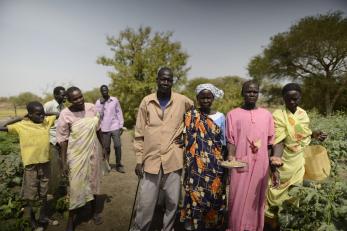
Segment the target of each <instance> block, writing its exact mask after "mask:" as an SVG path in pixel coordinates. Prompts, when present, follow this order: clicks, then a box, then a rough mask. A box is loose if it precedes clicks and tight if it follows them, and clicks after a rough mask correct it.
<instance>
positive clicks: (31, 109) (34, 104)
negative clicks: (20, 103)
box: [26, 101, 43, 114]
mask: <svg viewBox="0 0 347 231" xmlns="http://www.w3.org/2000/svg"><path fill="white" fill-rule="evenodd" d="M26 106H27V111H28V113H29V114H31V113H33V112H34V108H36V107H42V108H43V106H42V103H40V102H38V101H31V102H29V103H27V105H26Z"/></svg>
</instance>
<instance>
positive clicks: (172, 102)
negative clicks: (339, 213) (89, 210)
mask: <svg viewBox="0 0 347 231" xmlns="http://www.w3.org/2000/svg"><path fill="white" fill-rule="evenodd" d="M172 85H173V73H172V71H171V69H169V68H161V69H160V70H159V72H158V75H157V91H156V92H155V93H153V94H150V95H148V96H146V97H145V98H144V99H143V100H142V102H141V104H140V106H139V111H138V115H137V120H136V126H135V140H134V147H135V153H136V161H137V165H136V168H135V173H136V174H137V175H138V176H139V177H140V182H139V193H138V203H137V205H136V214H135V217H134V222H133V226H132V227H131V231H146V230H149V228H150V226H151V221H152V219H153V213H154V210H155V206H156V204H157V202H158V196H159V194H160V193H161V194H163V197H164V207H165V212H164V216H163V228H162V230H164V231H170V230H173V227H174V222H175V220H176V215H177V214H178V215H179V220H180V222H182V224H183V226H184V228H185V229H186V230H211V231H212V230H225V229H226V230H228V231H262V230H263V229H264V223H265V216H266V217H269V218H270V219H276V216H277V214H276V211H277V212H278V211H279V210H280V209H281V205H282V203H283V201H285V200H288V199H290V197H289V194H288V190H289V188H290V187H291V186H293V185H296V184H301V183H302V182H303V176H304V171H305V169H304V161H305V160H304V154H303V149H304V148H305V147H306V146H307V145H308V144H309V143H310V140H311V137H312V138H316V139H318V140H320V141H323V140H324V139H325V138H326V137H327V135H326V134H325V133H323V132H321V131H315V132H312V131H311V130H310V128H309V118H308V116H307V114H306V112H305V111H304V110H303V109H302V108H300V107H299V106H298V104H299V102H300V99H301V88H300V86H299V85H298V84H296V83H289V84H287V85H285V86H284V87H283V89H282V95H283V99H284V102H285V105H284V106H283V107H282V108H280V109H276V110H275V111H274V112H273V113H270V112H269V111H267V110H266V109H264V108H261V107H258V106H257V104H256V103H257V100H258V96H259V85H258V84H257V83H256V82H253V81H247V82H245V83H244V84H243V86H242V89H241V95H242V97H243V99H244V102H243V104H242V105H241V106H240V107H238V108H236V109H233V110H231V111H230V112H229V113H228V114H227V116H226V117H225V116H224V115H223V114H222V113H221V112H218V111H215V110H213V109H212V104H213V101H214V100H216V99H218V98H220V97H222V96H223V94H224V92H223V91H222V90H220V89H218V88H217V87H215V86H214V85H212V84H208V83H207V84H200V85H198V86H197V88H196V101H197V103H198V105H196V106H194V104H193V102H192V101H191V100H190V99H188V98H187V97H185V96H183V95H180V94H178V93H175V92H173V91H172V90H171V88H172ZM223 163H226V164H223ZM228 163H230V164H229V165H228ZM232 163H234V165H233V164H232ZM235 163H236V164H235ZM238 163H239V164H240V163H242V164H243V165H237V164H238ZM181 176H182V177H181ZM181 189H182V190H181ZM227 189H229V190H227ZM181 191H183V195H181V197H180V194H181ZM228 191H229V194H228V195H227V192H228ZM180 200H182V201H181V203H180ZM226 220H227V221H226ZM272 224H274V223H272ZM269 228H273V229H275V230H276V229H278V228H279V227H276V226H274V225H272V226H271V227H269Z"/></svg>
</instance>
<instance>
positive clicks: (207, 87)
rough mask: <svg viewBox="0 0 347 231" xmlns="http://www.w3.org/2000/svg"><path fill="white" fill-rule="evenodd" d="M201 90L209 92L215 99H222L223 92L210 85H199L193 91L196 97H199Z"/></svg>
mask: <svg viewBox="0 0 347 231" xmlns="http://www.w3.org/2000/svg"><path fill="white" fill-rule="evenodd" d="M203 90H209V91H210V92H212V94H213V96H214V98H215V99H219V98H222V97H223V95H224V91H223V90H221V89H219V88H217V87H216V86H214V85H213V84H210V83H204V84H199V85H198V86H197V87H196V89H195V93H196V95H199V93H200V92H201V91H203Z"/></svg>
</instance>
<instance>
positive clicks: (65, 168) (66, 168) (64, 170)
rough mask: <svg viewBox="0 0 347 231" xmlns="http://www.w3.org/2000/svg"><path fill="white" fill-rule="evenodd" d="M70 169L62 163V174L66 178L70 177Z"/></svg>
mask: <svg viewBox="0 0 347 231" xmlns="http://www.w3.org/2000/svg"><path fill="white" fill-rule="evenodd" d="M69 173H70V171H69V167H68V166H67V164H66V163H65V164H64V163H62V174H63V176H64V177H68V176H69Z"/></svg>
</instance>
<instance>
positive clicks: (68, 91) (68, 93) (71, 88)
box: [66, 86, 82, 99]
mask: <svg viewBox="0 0 347 231" xmlns="http://www.w3.org/2000/svg"><path fill="white" fill-rule="evenodd" d="M74 91H79V92H82V91H81V89H79V88H78V87H75V86H72V87H69V88H68V89H67V90H66V96H67V98H68V99H69V98H70V95H71V94H72V92H74Z"/></svg>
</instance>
